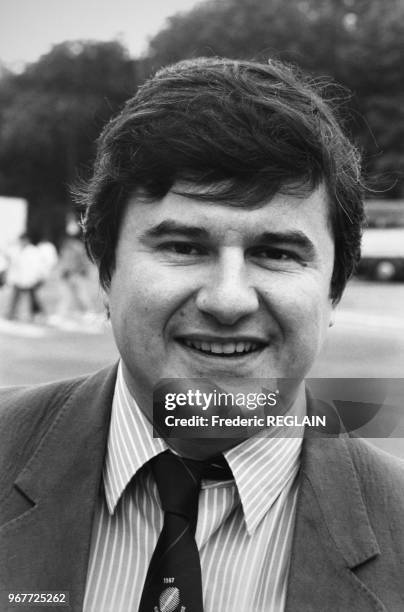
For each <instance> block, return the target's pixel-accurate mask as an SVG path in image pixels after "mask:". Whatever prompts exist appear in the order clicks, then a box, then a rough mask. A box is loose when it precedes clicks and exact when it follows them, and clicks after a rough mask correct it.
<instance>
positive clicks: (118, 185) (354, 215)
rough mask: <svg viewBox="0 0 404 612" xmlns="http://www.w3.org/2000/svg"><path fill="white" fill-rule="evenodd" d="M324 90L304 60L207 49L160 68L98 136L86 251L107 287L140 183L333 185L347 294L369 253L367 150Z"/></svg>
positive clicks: (295, 188)
mask: <svg viewBox="0 0 404 612" xmlns="http://www.w3.org/2000/svg"><path fill="white" fill-rule="evenodd" d="M322 91H323V89H322V88H321V87H320V86H319V84H318V83H316V82H314V81H313V79H310V78H309V77H308V76H306V75H303V74H302V73H300V71H298V70H297V69H296V68H295V67H291V66H288V65H285V64H284V63H281V62H279V61H273V60H270V61H268V62H267V63H265V64H264V63H257V62H251V61H239V60H230V59H222V58H197V59H193V60H187V61H182V62H179V63H177V64H174V65H172V66H168V67H165V68H163V69H161V70H159V71H158V72H157V73H156V74H155V75H154V76H153V77H152V78H150V79H149V80H148V81H146V82H145V84H144V85H143V86H141V87H140V88H139V89H138V91H137V93H136V95H135V96H134V97H133V98H131V99H130V100H128V101H127V103H126V105H125V106H124V108H123V110H122V111H121V112H120V114H118V115H117V116H116V117H115V118H113V119H112V120H111V121H110V122H109V123H108V124H107V126H106V127H105V128H104V130H103V132H102V134H101V135H100V137H99V139H98V141H97V145H98V148H97V157H96V160H95V164H94V172H93V174H92V177H91V178H90V180H89V181H88V182H87V183H86V184H85V185H84V186H82V188H81V189H80V190H79V192H78V198H79V201H80V202H81V205H82V206H83V215H82V222H83V231H84V239H85V243H86V248H87V251H88V254H89V256H90V258H91V259H92V261H94V262H95V263H96V264H97V266H98V268H99V276H100V282H101V285H102V286H103V287H104V288H107V287H108V286H109V283H110V281H111V275H112V273H113V270H114V265H115V249H116V244H117V240H118V236H119V228H120V223H121V219H122V214H123V212H124V210H125V207H126V205H127V202H128V200H129V198H130V197H131V196H133V195H134V194H135V193H136V192H137V193H141V194H142V196H143V197H146V198H149V199H150V200H152V201H153V200H158V199H160V198H162V197H164V196H165V195H166V194H167V193H168V191H169V190H170V189H173V188H174V189H175V188H176V187H177V186H178V185H180V184H181V185H184V184H186V183H188V184H191V186H193V187H195V186H196V187H198V189H199V192H198V189H197V190H196V191H197V192H198V193H195V189H190V192H189V193H188V192H186V191H177V192H179V193H181V194H182V195H185V196H187V195H188V196H189V197H192V198H199V199H201V200H206V201H209V200H210V201H212V200H213V201H216V202H223V203H225V204H227V205H230V206H242V207H256V206H260V205H262V204H263V203H266V202H268V201H269V200H270V198H271V197H273V196H274V195H275V194H276V193H289V194H299V195H300V194H301V195H302V196H303V195H305V194H307V195H308V194H309V193H311V192H312V191H313V190H314V189H315V188H316V187H318V186H319V185H320V184H324V185H325V188H326V192H327V200H328V201H326V202H324V205H325V206H328V208H329V215H330V221H331V227H332V231H333V237H334V243H335V260H334V270H333V275H332V281H331V288H330V295H331V298H332V299H333V301H334V302H337V301H338V300H339V299H340V297H341V295H342V292H343V290H344V287H345V285H346V282H347V280H348V279H349V277H350V276H351V275H352V273H353V271H354V269H355V265H356V264H357V262H358V261H359V257H360V239H361V230H362V224H363V217H364V213H363V189H362V183H361V177H360V156H359V154H358V151H357V150H356V148H355V147H354V146H353V144H352V143H351V142H350V141H349V139H348V138H347V136H346V135H345V134H344V131H343V130H342V128H341V126H340V124H339V122H338V120H337V119H336V116H335V111H334V110H333V108H332V105H331V104H330V102H327V101H326V100H325V99H324V97H323V94H322Z"/></svg>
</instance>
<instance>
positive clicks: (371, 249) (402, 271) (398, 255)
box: [358, 227, 404, 281]
mask: <svg viewBox="0 0 404 612" xmlns="http://www.w3.org/2000/svg"><path fill="white" fill-rule="evenodd" d="M358 275H359V276H364V277H366V278H372V279H375V280H385V281H388V280H404V228H403V227H390V228H377V229H376V228H367V229H365V231H364V234H363V237H362V258H361V261H360V263H359V268H358Z"/></svg>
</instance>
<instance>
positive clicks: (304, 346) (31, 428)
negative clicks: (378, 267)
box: [0, 59, 404, 612]
mask: <svg viewBox="0 0 404 612" xmlns="http://www.w3.org/2000/svg"><path fill="white" fill-rule="evenodd" d="M80 197H81V198H82V200H83V201H84V205H85V215H84V218H83V224H84V232H85V240H86V244H87V248H88V251H89V253H90V255H91V257H92V259H93V260H94V261H95V262H96V263H97V266H98V268H99V275H100V281H101V284H102V286H103V288H104V291H105V299H106V303H107V309H108V312H109V315H110V319H111V323H112V328H113V331H114V336H115V339H116V343H117V346H118V350H119V353H120V356H121V360H120V363H119V367H118V370H116V368H113V369H108V370H104V371H102V372H99V373H97V374H95V375H94V376H90V377H84V378H82V379H79V380H73V381H66V382H62V383H52V384H50V385H45V386H39V387H35V388H33V389H13V390H5V391H4V392H3V397H2V400H1V401H2V408H1V419H2V421H1V422H2V426H1V436H2V440H1V461H2V463H1V478H2V480H1V487H0V491H1V493H0V495H1V500H2V501H1V525H2V527H1V528H0V551H1V553H0V554H1V560H0V568H1V579H2V582H1V588H2V589H3V593H7V594H9V593H17V592H21V591H22V590H24V591H25V592H26V591H27V590H29V591H30V592H32V591H34V592H41V593H43V592H45V591H53V592H55V591H58V592H59V591H68V592H69V593H70V606H71V609H72V610H75V611H76V610H82V609H84V610H85V611H86V612H89V611H97V612H102V611H107V610H108V611H112V610H113V611H127V610H138V609H140V610H142V612H143V610H146V609H150V610H151V611H153V612H154V611H160V612H162V611H163V610H171V611H173V610H182V612H196V611H197V610H198V611H199V610H201V609H202V602H201V601H200V602H199V603H191V604H190V603H189V601H188V600H187V599H186V598H185V596H184V592H183V591H184V590H186V589H187V585H186V584H184V583H181V585H180V586H179V587H177V581H178V580H179V579H178V578H177V576H176V575H171V574H169V573H167V572H166V573H165V574H164V575H163V574H162V578H161V581H160V577H159V581H160V582H161V583H160V582H159V584H158V585H157V587H158V588H160V596H159V595H158V591H156V592H153V593H152V595H151V596H150V593H149V591H148V589H149V588H150V587H151V585H152V583H153V580H155V576H156V575H159V576H160V574H156V573H155V572H154V570H153V565H154V563H155V562H157V563H163V562H165V559H163V560H162V559H161V558H157V559H156V558H155V557H156V556H157V557H159V556H160V557H165V555H168V552H167V550H168V549H169V548H173V549H174V550H176V549H175V545H176V544H178V541H182V542H183V539H182V536H184V540H185V538H188V540H187V546H188V544H189V546H190V547H192V546H194V549H193V552H192V553H191V552H189V551H188V552H187V555H188V556H187V557H186V558H187V561H184V562H183V565H185V570H186V569H187V564H193V569H192V572H191V571H190V574H189V575H190V576H191V574H192V581H194V579H195V581H197V579H198V576H197V573H198V571H199V574H200V575H199V581H201V584H202V586H201V589H202V591H201V593H203V606H204V608H203V609H204V610H206V611H208V612H209V611H211V612H212V611H215V612H216V611H219V610H220V612H224V611H225V612H227V611H230V610H236V609H237V610H240V611H242V612H261V611H264V610H265V611H271V612H280V611H283V610H286V611H288V612H295V611H299V612H302V611H309V610H310V611H313V610H316V611H317V610H318V611H319V612H320V611H321V612H322V611H324V610H333V611H334V610H335V611H337V610H338V611H344V612H345V611H355V612H365V611H366V612H369V611H370V610H375V611H376V610H379V611H381V610H394V611H398V610H402V609H403V607H404V591H403V586H402V563H403V552H404V551H403V532H404V524H403V519H402V514H403V513H402V504H403V503H404V487H403V485H404V476H403V466H402V464H401V463H400V462H399V461H398V460H396V459H394V458H392V457H390V456H388V455H385V454H382V453H380V452H379V451H376V450H375V449H371V448H370V447H368V446H367V445H366V444H364V443H362V442H360V441H358V440H351V439H350V438H349V437H348V436H347V435H346V434H344V433H343V432H342V433H341V435H339V436H336V435H326V434H324V435H315V434H314V433H313V434H311V433H310V431H309V430H310V428H307V436H305V438H304V440H303V436H302V431H301V432H300V435H298V436H287V435H285V436H283V435H279V432H278V433H277V431H276V428H275V429H274V428H271V427H269V428H264V436H263V437H261V436H260V435H251V436H250V437H249V436H245V438H246V439H242V440H240V439H237V438H232V437H222V436H219V435H218V436H217V437H215V436H213V437H211V438H203V439H202V438H200V439H192V438H191V439H190V438H189V437H187V436H184V437H183V438H182V437H180V436H179V437H174V438H172V439H171V438H167V439H166V440H165V439H162V438H153V436H152V425H151V423H152V421H153V418H152V413H153V389H154V388H155V387H156V385H158V384H159V383H160V381H161V380H167V379H169V380H173V379H174V381H175V380H179V381H182V382H183V381H184V379H187V380H192V381H195V380H197V381H198V380H201V381H206V380H207V379H209V380H215V381H216V380H219V381H221V380H223V381H225V380H227V379H228V378H231V379H233V380H234V381H238V382H239V383H240V384H244V382H245V383H246V384H247V383H248V381H251V380H252V379H261V380H262V379H263V380H265V381H269V380H270V381H273V380H276V381H278V382H279V384H280V385H282V384H283V383H284V381H285V380H286V379H287V380H288V381H289V383H288V386H287V391H286V396H287V398H288V400H287V408H288V409H289V410H290V412H291V414H294V415H295V416H296V415H302V414H307V415H312V414H315V413H316V412H318V410H319V406H318V404H316V403H315V402H313V400H311V399H310V397H309V396H308V397H307V399H306V396H305V391H304V383H303V380H304V378H305V376H306V375H307V373H308V371H309V369H310V368H311V366H312V364H313V362H314V361H315V359H316V356H317V355H318V352H319V350H320V348H321V346H322V344H323V342H324V339H325V336H326V333H327V329H328V327H329V326H330V325H331V324H332V320H333V312H334V309H335V306H336V305H337V303H338V301H339V299H340V297H341V294H342V292H343V290H344V287H345V284H346V282H347V280H348V278H349V277H350V276H351V274H352V272H353V270H354V267H355V264H356V262H357V261H358V258H359V251H360V233H361V224H362V220H363V207H362V189H361V182H360V171H359V159H358V155H357V152H356V150H355V149H354V147H353V146H352V145H351V143H350V142H349V141H348V139H347V138H346V137H345V135H344V134H343V132H342V130H341V128H340V127H339V125H338V123H337V121H336V119H335V117H334V115H333V112H332V110H331V109H330V107H329V105H328V104H327V103H326V102H325V101H324V100H323V99H322V98H321V97H320V95H319V93H317V92H316V91H315V89H314V88H313V86H312V84H310V83H309V81H308V80H306V79H305V78H304V77H302V76H299V75H297V74H296V72H295V71H293V70H292V69H290V68H288V67H286V66H285V65H283V64H280V63H277V62H269V63H268V64H266V65H264V64H257V63H250V62H245V61H240V62H239V61H233V60H221V59H197V60H192V61H186V62H182V63H180V64H176V65H174V66H171V67H168V68H165V69H163V70H161V71H160V72H158V73H157V74H156V75H155V76H154V77H153V78H151V79H150V80H149V81H147V82H146V83H145V85H144V86H143V87H141V88H140V90H139V91H138V92H137V94H136V95H135V97H134V98H133V99H132V100H129V102H128V103H127V105H126V106H125V108H124V109H123V111H122V112H121V113H120V114H119V115H118V116H117V117H116V118H115V119H113V120H112V121H111V122H110V124H109V125H107V127H106V128H105V130H104V132H103V134H102V135H101V137H100V139H99V142H98V155H97V159H96V162H95V169H94V174H93V176H92V178H91V180H90V181H89V184H88V185H87V186H86V187H85V189H84V190H83V191H82V193H81V194H80ZM201 384H202V383H201ZM283 386H284V387H285V384H283ZM333 433H334V434H335V431H334V432H333ZM261 434H262V432H261ZM167 448H170V449H171V451H172V452H171V453H169V454H168V455H167V453H165V451H166V450H167ZM222 453H224V457H225V459H226V462H227V465H228V466H229V467H230V470H231V473H230V475H229V474H228V473H227V474H226V475H224V472H222V474H223V476H222V478H221V479H219V480H218V481H217V480H214V479H213V476H212V477H211V476H209V477H208V478H206V477H204V476H200V477H202V488H201V491H200V493H199V511H198V515H197V524H196V515H195V514H194V515H193V519H192V520H193V521H194V522H193V523H192V521H191V520H190V521H189V523H188V526H186V527H184V529H183V533H182V534H181V536H179V537H178V538H177V540H178V541H177V542H176V543H174V542H173V541H171V543H170V544H169V546H168V548H167V547H166V549H165V550H164V553H161V554H160V555H159V554H156V555H153V551H154V550H155V548H156V550H157V551H158V550H159V546H160V543H161V536H159V534H160V532H161V534H163V533H164V532H165V530H166V520H167V523H168V521H169V520H171V518H172V516H171V515H172V514H173V511H172V510H171V509H169V508H167V507H166V502H165V501H162V500H163V497H164V496H163V492H162V491H163V488H164V483H163V484H161V483H159V482H158V488H157V485H156V481H158V480H159V471H158V469H157V468H156V467H155V466H156V465H157V464H156V460H155V459H154V458H155V457H157V458H158V457H160V458H161V457H163V456H164V457H167V456H168V457H170V461H174V462H175V465H185V466H186V470H187V471H188V472H189V473H191V470H193V469H194V467H195V466H200V465H202V464H201V463H200V462H201V460H208V459H210V458H212V457H214V461H213V463H214V466H213V467H215V468H221V469H222V468H223V464H222V463H221V455H222ZM218 456H219V458H218ZM178 457H179V458H178ZM188 458H190V459H192V460H194V461H193V462H192V461H188ZM197 462H198V463H197ZM211 463H212V462H211ZM172 465H174V464H172ZM203 465H205V464H203ZM192 466H194V467H192ZM211 467H212V466H211ZM225 467H226V466H225ZM225 467H224V468H223V469H225ZM172 469H173V470H174V469H177V468H172ZM196 469H199V467H195V470H196ZM201 469H202V468H201ZM204 469H205V468H204ZM195 473H196V472H195ZM204 473H205V472H204ZM170 474H171V472H170V469H169V470H168V472H167V479H169V478H170ZM192 474H194V472H192ZM200 474H202V471H201V472H200ZM192 478H193V479H194V480H195V481H196V476H195V477H194V476H192ZM163 480H164V479H163ZM166 488H167V487H166ZM175 488H176V487H175V483H174V484H171V483H170V484H169V486H168V489H169V491H168V493H172V494H173V496H174V505H175V503H176V501H175V499H176V497H175V496H176V495H177V494H178V495H179V494H180V492H177V491H174V489H175ZM179 488H181V487H179ZM195 488H197V487H195ZM193 503H194V502H193ZM196 503H198V500H197V502H196ZM178 504H179V502H178ZM162 506H163V508H164V512H163V509H162ZM181 513H182V510H181V511H179V512H178V515H180V518H178V516H177V519H178V520H182V519H183V516H182V514H181ZM168 515H170V517H169V518H167V517H168ZM163 521H164V526H163ZM191 524H192V525H193V528H191V527H190V525H191ZM195 527H196V532H195V533H194V530H195ZM184 534H185V535H184ZM195 546H196V550H197V552H196V554H197V557H198V560H197V564H199V563H200V568H199V570H198V568H196V569H195V568H194V565H195V563H196V562H195ZM176 557H177V558H176ZM180 557H181V555H180V553H178V554H175V555H174V560H173V562H174V563H175V562H176V561H178V559H179V558H180ZM191 557H192V561H190V559H191ZM400 568H401V569H400ZM160 569H161V567H160ZM183 569H184V568H183ZM194 569H195V571H194ZM158 571H160V570H158ZM164 571H165V570H164ZM178 571H179V572H181V571H182V570H181V568H180V569H179V570H178ZM189 580H190V581H191V578H190V579H189ZM192 585H194V583H193V582H192ZM198 588H199V587H198V586H197V585H196V582H195V586H192V589H188V590H189V593H188V596H189V597H192V593H193V591H195V593H196V591H197V589H198ZM150 597H151V598H150ZM201 597H202V596H201ZM153 598H154V599H153ZM51 601H52V600H51ZM149 601H151V602H154V603H152V604H150V605H149V604H148V603H146V604H145V602H149ZM3 602H6V603H4V604H3V605H4V607H5V609H8V608H7V605H8V604H7V600H6V599H4V595H3ZM148 606H149V607H148ZM44 609H45V607H44ZM55 609H56V605H55Z"/></svg>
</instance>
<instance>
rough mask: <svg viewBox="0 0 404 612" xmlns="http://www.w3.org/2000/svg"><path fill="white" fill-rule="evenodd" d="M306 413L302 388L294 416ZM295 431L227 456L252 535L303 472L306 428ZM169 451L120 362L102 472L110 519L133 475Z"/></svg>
mask: <svg viewBox="0 0 404 612" xmlns="http://www.w3.org/2000/svg"><path fill="white" fill-rule="evenodd" d="M305 411H306V401H305V392H304V385H301V387H300V390H299V394H298V397H297V399H296V401H295V402H294V404H293V406H292V408H291V410H290V411H289V414H296V415H298V416H300V415H304V414H305ZM291 429H292V431H293V434H290V435H289V437H288V431H290V430H287V428H286V430H285V428H277V429H276V430H272V431H270V432H269V435H268V437H262V436H260V434H258V435H257V436H254V437H253V438H250V439H249V440H245V441H244V442H241V443H240V444H238V445H237V446H236V447H234V448H232V449H230V450H228V451H226V452H225V453H224V456H225V457H226V460H227V462H228V464H229V466H230V468H231V471H232V473H233V476H234V480H235V483H236V486H237V489H238V493H239V496H240V500H241V504H242V508H243V512H244V518H245V522H246V527H247V531H248V533H249V534H250V535H251V534H252V533H253V532H254V530H255V529H256V528H257V526H258V524H259V523H260V521H261V520H262V518H263V517H264V516H265V514H266V513H267V512H268V510H269V509H270V508H271V506H272V505H273V504H274V503H275V501H276V500H277V498H278V497H279V495H280V494H281V492H282V491H283V490H284V489H285V488H286V487H287V486H288V484H291V482H292V481H293V480H294V478H295V476H296V474H297V472H298V469H299V465H300V460H299V457H300V451H301V446H302V439H303V428H301V431H300V434H301V435H300V434H299V433H298V434H297V433H296V429H295V428H291ZM267 433H268V432H267ZM292 435H293V437H292ZM168 448H169V446H168V445H167V443H166V442H165V441H164V440H163V439H161V438H153V431H152V425H151V424H150V422H149V421H148V420H147V418H146V417H145V416H144V414H143V412H142V411H141V410H140V409H139V407H138V405H137V403H136V400H135V399H134V398H133V397H132V395H131V394H130V391H129V389H128V387H127V385H126V383H125V379H124V376H123V372H122V365H121V363H120V364H119V367H118V374H117V379H116V383H115V392H114V398H113V401H112V414H111V424H110V429H109V435H108V444H107V452H106V458H105V463H104V471H103V483H104V490H105V498H106V502H107V506H108V511H109V513H110V514H111V515H112V514H113V513H114V512H115V508H116V506H117V504H118V501H119V499H120V497H121V496H122V494H123V492H124V490H125V489H126V487H127V485H128V484H129V482H130V481H131V479H132V478H133V476H135V474H136V473H137V472H138V471H139V470H140V468H141V467H142V466H143V465H145V464H146V463H147V462H148V461H149V460H150V459H152V458H153V457H155V456H156V455H158V454H160V453H162V452H164V451H165V450H167V449H168Z"/></svg>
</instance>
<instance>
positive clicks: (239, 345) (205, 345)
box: [182, 338, 264, 357]
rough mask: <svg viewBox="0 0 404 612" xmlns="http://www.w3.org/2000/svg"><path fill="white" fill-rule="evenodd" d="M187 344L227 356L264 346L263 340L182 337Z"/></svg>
mask: <svg viewBox="0 0 404 612" xmlns="http://www.w3.org/2000/svg"><path fill="white" fill-rule="evenodd" d="M182 342H183V343H184V344H185V346H187V347H189V348H192V349H195V350H197V351H200V352H202V353H205V354H207V355H220V356H226V357H229V356H230V357H232V356H241V355H244V354H246V353H252V352H254V351H257V350H258V349H261V348H263V346H264V344H263V343H262V342H254V341H245V340H234V341H226V342H224V341H221V342H218V341H214V342H211V341H207V340H190V339H185V338H184V339H182Z"/></svg>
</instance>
